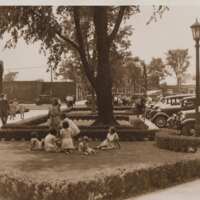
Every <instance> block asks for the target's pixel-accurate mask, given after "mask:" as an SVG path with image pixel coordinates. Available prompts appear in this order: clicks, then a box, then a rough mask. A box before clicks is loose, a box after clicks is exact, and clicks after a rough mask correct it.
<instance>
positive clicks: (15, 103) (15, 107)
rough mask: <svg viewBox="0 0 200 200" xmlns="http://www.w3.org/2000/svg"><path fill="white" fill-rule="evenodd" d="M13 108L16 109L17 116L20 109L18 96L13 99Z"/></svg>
mask: <svg viewBox="0 0 200 200" xmlns="http://www.w3.org/2000/svg"><path fill="white" fill-rule="evenodd" d="M13 109H14V117H16V114H17V111H18V101H17V99H16V98H15V99H14V100H13Z"/></svg>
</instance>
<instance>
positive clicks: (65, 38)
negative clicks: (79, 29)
mask: <svg viewBox="0 0 200 200" xmlns="http://www.w3.org/2000/svg"><path fill="white" fill-rule="evenodd" d="M56 34H57V35H58V36H59V37H60V38H61V39H62V40H64V41H65V42H67V43H68V44H70V45H71V46H72V47H73V48H74V49H76V50H78V52H80V47H79V46H78V44H76V43H75V42H74V41H72V40H70V39H69V38H67V37H65V36H64V35H62V34H61V33H60V32H58V31H57V32H56Z"/></svg>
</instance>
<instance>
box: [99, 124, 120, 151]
mask: <svg viewBox="0 0 200 200" xmlns="http://www.w3.org/2000/svg"><path fill="white" fill-rule="evenodd" d="M116 148H118V149H120V148H121V146H120V143H119V136H118V134H117V132H116V129H115V127H110V128H109V132H108V134H107V137H106V139H105V140H104V141H103V142H102V143H101V144H100V145H98V146H97V149H106V150H107V149H116Z"/></svg>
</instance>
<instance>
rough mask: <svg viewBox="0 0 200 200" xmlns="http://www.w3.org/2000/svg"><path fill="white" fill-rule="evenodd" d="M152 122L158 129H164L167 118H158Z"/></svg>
mask: <svg viewBox="0 0 200 200" xmlns="http://www.w3.org/2000/svg"><path fill="white" fill-rule="evenodd" d="M153 122H154V124H155V125H156V126H157V127H158V128H164V127H166V125H167V117H165V116H158V117H156V119H155V120H154V121H153Z"/></svg>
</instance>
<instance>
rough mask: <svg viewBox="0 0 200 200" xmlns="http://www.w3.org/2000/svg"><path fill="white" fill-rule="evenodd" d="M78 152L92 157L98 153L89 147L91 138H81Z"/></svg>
mask: <svg viewBox="0 0 200 200" xmlns="http://www.w3.org/2000/svg"><path fill="white" fill-rule="evenodd" d="M78 151H79V152H81V153H83V154H84V155H90V154H94V153H96V151H95V150H94V149H93V148H91V147H90V146H89V138H88V137H87V136H84V137H83V138H79V144H78Z"/></svg>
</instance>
